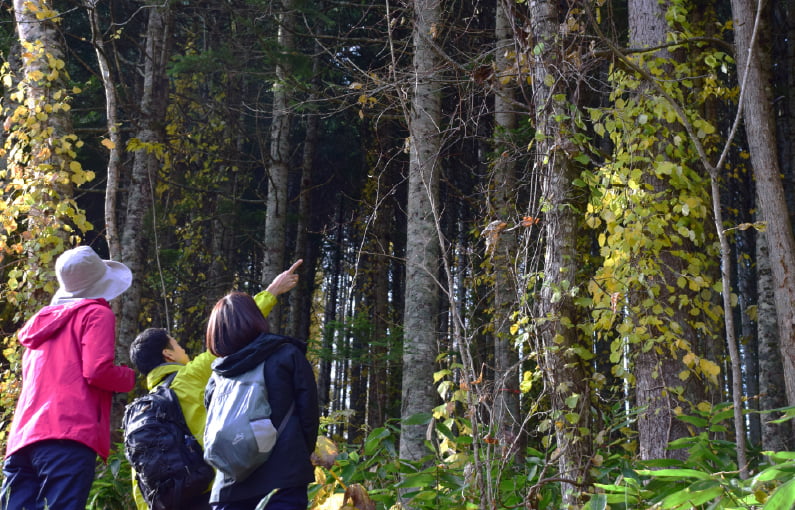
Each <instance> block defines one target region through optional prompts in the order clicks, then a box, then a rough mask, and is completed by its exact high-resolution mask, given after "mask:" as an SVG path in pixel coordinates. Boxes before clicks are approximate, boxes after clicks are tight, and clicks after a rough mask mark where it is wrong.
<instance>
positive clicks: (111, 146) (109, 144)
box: [101, 138, 116, 151]
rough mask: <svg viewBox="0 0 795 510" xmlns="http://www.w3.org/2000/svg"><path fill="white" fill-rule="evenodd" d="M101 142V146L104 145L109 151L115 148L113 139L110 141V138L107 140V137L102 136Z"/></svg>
mask: <svg viewBox="0 0 795 510" xmlns="http://www.w3.org/2000/svg"><path fill="white" fill-rule="evenodd" d="M101 143H102V145H103V146H104V147H105V148H106V149H108V150H109V151H111V150H113V149H115V148H116V144H115V143H113V141H112V140H109V139H107V138H103V139H102V142H101Z"/></svg>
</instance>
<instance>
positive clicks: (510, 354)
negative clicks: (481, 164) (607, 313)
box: [487, 2, 523, 458]
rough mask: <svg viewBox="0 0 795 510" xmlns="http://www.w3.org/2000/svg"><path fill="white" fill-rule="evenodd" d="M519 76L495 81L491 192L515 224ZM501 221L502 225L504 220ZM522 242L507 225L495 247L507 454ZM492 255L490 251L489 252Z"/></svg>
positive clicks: (517, 418) (501, 66) (498, 380)
mask: <svg viewBox="0 0 795 510" xmlns="http://www.w3.org/2000/svg"><path fill="white" fill-rule="evenodd" d="M509 8H510V7H509V6H508V3H507V2H498V5H497V9H496V12H495V16H496V19H495V29H494V36H495V40H496V44H497V49H496V52H495V55H496V68H497V70H498V72H500V71H504V70H508V69H511V66H512V62H511V61H510V60H509V59H508V54H509V53H514V54H515V53H516V51H515V49H514V39H513V30H512V28H511V17H510V14H511V13H510V12H508V9H509ZM515 79H516V77H515V76H508V77H507V79H505V80H504V81H503V79H502V77H501V76H497V77H496V78H495V79H494V122H495V133H494V140H495V149H496V150H495V151H494V152H495V154H496V156H495V158H496V159H495V161H494V163H493V170H492V176H491V179H490V182H489V183H488V190H489V198H490V200H489V202H490V204H489V218H494V220H495V221H500V222H502V223H504V224H505V226H506V227H507V226H514V225H515V224H516V223H518V221H519V218H518V217H517V214H516V204H518V203H519V198H518V197H517V196H516V159H515V156H514V155H515V151H514V150H513V142H512V136H513V135H514V132H515V131H516V128H517V119H516V113H515V111H514V96H515V90H514V88H515V86H514V80H515ZM500 225H502V224H500ZM517 251H518V241H517V235H516V230H515V229H512V228H510V229H507V230H505V228H504V227H503V229H502V232H501V233H499V236H498V237H495V239H494V243H493V244H492V245H491V259H490V267H491V274H492V276H493V278H494V305H493V310H494V312H493V314H492V318H491V326H492V330H493V334H494V384H495V386H494V409H493V412H492V420H491V421H492V425H493V426H494V427H495V430H498V431H499V432H498V433H497V435H498V437H499V438H500V441H501V442H502V443H503V448H504V451H505V452H512V455H511V456H513V454H516V453H518V454H519V455H520V458H521V456H522V454H523V448H522V447H521V444H522V442H521V441H520V431H521V424H522V421H523V417H522V416H521V415H520V414H519V355H518V352H517V351H516V349H515V348H514V346H513V334H512V333H511V325H512V324H513V318H512V316H513V313H514V310H515V309H516V306H517V302H518V301H519V297H518V293H517V288H516V282H517V275H516V259H515V255H516V253H517ZM487 255H488V254H487Z"/></svg>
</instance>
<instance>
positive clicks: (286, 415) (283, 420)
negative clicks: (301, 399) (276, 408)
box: [276, 402, 295, 437]
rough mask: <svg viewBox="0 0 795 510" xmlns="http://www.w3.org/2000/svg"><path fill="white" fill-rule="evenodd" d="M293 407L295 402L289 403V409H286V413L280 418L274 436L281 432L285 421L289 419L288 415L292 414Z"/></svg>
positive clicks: (285, 423)
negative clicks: (280, 420)
mask: <svg viewBox="0 0 795 510" xmlns="http://www.w3.org/2000/svg"><path fill="white" fill-rule="evenodd" d="M293 409H295V402H291V403H290V409H288V410H287V414H285V415H284V418H282V422H281V423H280V424H279V428H278V429H276V437H279V436H280V435H281V434H282V430H284V427H285V426H286V425H287V422H288V421H290V417H291V416H292V415H293Z"/></svg>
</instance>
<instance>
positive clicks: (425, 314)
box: [400, 0, 441, 460]
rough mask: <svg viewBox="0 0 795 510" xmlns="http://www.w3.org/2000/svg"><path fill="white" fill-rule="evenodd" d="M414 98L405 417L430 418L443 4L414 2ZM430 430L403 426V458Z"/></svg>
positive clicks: (421, 449) (421, 447) (421, 451)
mask: <svg viewBox="0 0 795 510" xmlns="http://www.w3.org/2000/svg"><path fill="white" fill-rule="evenodd" d="M413 5H414V27H413V40H414V57H413V76H412V82H413V84H414V88H413V91H412V92H413V94H412V96H411V112H410V118H409V134H410V141H411V149H410V155H409V158H410V163H409V190H408V206H407V216H408V218H407V224H406V229H407V230H406V297H405V306H404V310H405V311H404V325H405V326H404V341H403V389H402V393H403V409H402V410H401V416H402V418H403V419H404V420H405V419H408V418H410V417H411V416H414V415H415V414H418V413H429V412H430V411H431V409H433V407H434V405H435V404H436V402H437V399H436V392H435V390H434V387H433V372H434V363H435V360H436V341H437V334H438V333H437V324H438V321H439V317H438V309H439V297H438V296H439V287H438V284H437V279H436V278H437V275H438V274H439V270H438V267H439V253H440V248H439V237H438V235H437V225H436V224H435V220H434V214H433V211H434V208H436V207H437V200H438V186H439V169H440V165H439V152H440V147H441V136H440V133H439V126H440V125H441V92H440V86H441V85H440V81H437V80H436V79H435V78H436V73H438V72H439V71H438V66H437V61H438V56H437V54H436V50H435V49H434V48H433V45H434V37H435V36H437V35H438V34H437V31H438V30H441V26H440V23H439V22H440V19H441V5H440V2H439V0H414V2H413ZM426 428H427V427H426V426H424V425H403V427H402V428H401V434H400V457H401V458H402V459H406V460H418V459H420V458H422V457H423V456H425V454H426V453H427V451H426V448H425V444H424V441H425V431H426Z"/></svg>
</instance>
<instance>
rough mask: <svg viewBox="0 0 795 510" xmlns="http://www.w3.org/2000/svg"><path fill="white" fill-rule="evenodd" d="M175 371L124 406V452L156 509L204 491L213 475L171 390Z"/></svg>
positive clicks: (170, 508)
mask: <svg viewBox="0 0 795 510" xmlns="http://www.w3.org/2000/svg"><path fill="white" fill-rule="evenodd" d="M176 374H177V373H176V372H174V373H173V374H171V375H169V376H168V377H166V380H165V381H164V382H163V383H162V384H160V385H158V386H156V387H155V388H154V389H152V391H150V392H149V393H147V394H146V395H143V396H141V397H138V398H137V399H135V400H133V401H132V402H131V403H130V404H128V405H127V407H126V408H125V410H124V420H123V423H122V428H123V429H124V454H125V456H126V457H127V460H129V461H130V465H131V466H132V467H133V469H134V470H135V478H136V480H137V481H138V487H139V488H140V489H141V493H142V494H143V497H144V500H145V501H146V503H147V504H148V505H149V507H150V508H151V509H152V510H175V509H179V508H181V505H183V504H188V503H189V502H190V501H191V500H193V499H194V498H196V497H198V496H200V495H201V494H202V493H203V492H205V491H206V490H207V489H208V488H209V486H210V482H212V481H213V479H214V478H215V473H214V471H213V468H211V467H210V466H209V465H207V464H206V463H205V462H204V458H203V452H202V448H201V446H200V445H199V442H198V441H196V438H195V437H193V434H191V432H190V429H188V425H187V424H186V423H185V417H184V416H183V414H182V409H181V408H180V406H179V399H178V398H177V396H176V394H174V391H173V390H172V389H171V388H169V385H170V384H171V381H172V380H173V379H174V376H176Z"/></svg>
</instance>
